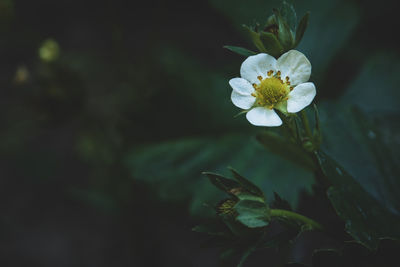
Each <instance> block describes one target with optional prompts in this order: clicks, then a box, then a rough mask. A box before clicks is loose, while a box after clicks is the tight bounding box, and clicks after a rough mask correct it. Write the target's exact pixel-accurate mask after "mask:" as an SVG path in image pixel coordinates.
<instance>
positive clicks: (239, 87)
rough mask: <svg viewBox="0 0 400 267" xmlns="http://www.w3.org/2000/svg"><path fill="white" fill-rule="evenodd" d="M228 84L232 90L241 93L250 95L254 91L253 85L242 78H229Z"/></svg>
mask: <svg viewBox="0 0 400 267" xmlns="http://www.w3.org/2000/svg"><path fill="white" fill-rule="evenodd" d="M229 85H230V86H231V87H232V89H233V91H236V92H237V93H239V94H242V95H251V93H253V92H254V87H253V86H252V85H251V83H249V82H248V81H247V80H245V79H242V78H233V79H230V80H229Z"/></svg>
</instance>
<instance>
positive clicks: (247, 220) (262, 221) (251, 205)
mask: <svg viewBox="0 0 400 267" xmlns="http://www.w3.org/2000/svg"><path fill="white" fill-rule="evenodd" d="M235 210H236V211H237V213H238V214H239V215H238V216H237V217H236V220H238V221H239V222H241V223H242V224H244V225H246V226H247V227H249V228H257V227H264V226H267V225H268V224H269V218H270V216H269V208H268V206H267V205H266V204H265V203H262V202H259V201H253V200H241V201H239V202H238V203H237V204H236V205H235Z"/></svg>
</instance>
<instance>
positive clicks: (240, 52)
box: [224, 45, 257, 57]
mask: <svg viewBox="0 0 400 267" xmlns="http://www.w3.org/2000/svg"><path fill="white" fill-rule="evenodd" d="M224 48H226V49H228V50H230V51H232V52H234V53H236V54H238V55H241V56H245V57H249V56H253V55H255V54H257V53H256V52H253V51H251V50H248V49H246V48H243V47H239V46H231V45H225V46H224Z"/></svg>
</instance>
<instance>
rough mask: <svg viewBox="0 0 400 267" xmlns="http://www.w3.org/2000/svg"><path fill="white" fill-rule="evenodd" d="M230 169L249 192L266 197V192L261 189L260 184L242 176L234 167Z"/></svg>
mask: <svg viewBox="0 0 400 267" xmlns="http://www.w3.org/2000/svg"><path fill="white" fill-rule="evenodd" d="M229 169H230V171H231V172H232V173H233V177H234V178H235V179H236V180H237V181H238V182H239V183H240V185H241V186H243V188H245V189H246V190H248V191H249V192H251V193H253V194H254V195H256V196H259V197H261V198H262V199H264V193H263V192H262V191H261V189H260V188H259V187H258V186H256V185H255V184H253V183H252V182H250V181H249V180H247V179H246V178H244V177H243V176H241V175H240V174H239V173H238V172H237V171H235V170H234V169H233V168H229Z"/></svg>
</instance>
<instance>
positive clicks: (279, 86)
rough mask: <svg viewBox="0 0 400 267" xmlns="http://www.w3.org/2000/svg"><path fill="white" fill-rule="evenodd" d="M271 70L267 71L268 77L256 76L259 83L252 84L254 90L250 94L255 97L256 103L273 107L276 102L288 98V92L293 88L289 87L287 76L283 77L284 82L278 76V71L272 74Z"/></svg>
mask: <svg viewBox="0 0 400 267" xmlns="http://www.w3.org/2000/svg"><path fill="white" fill-rule="evenodd" d="M272 73H273V72H272V71H269V72H268V77H266V78H264V79H263V77H261V76H258V77H257V78H258V79H259V80H260V83H259V84H253V87H254V89H255V90H256V91H255V92H254V93H253V94H252V95H253V96H254V97H256V99H257V100H256V103H257V104H258V105H259V106H262V107H268V108H269V109H272V108H274V107H275V106H276V105H277V104H279V103H281V102H282V101H286V100H287V99H288V94H289V92H290V91H291V90H292V89H293V87H290V82H289V77H286V78H285V82H283V81H282V79H281V77H280V71H278V72H277V73H276V75H274V76H272Z"/></svg>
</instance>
